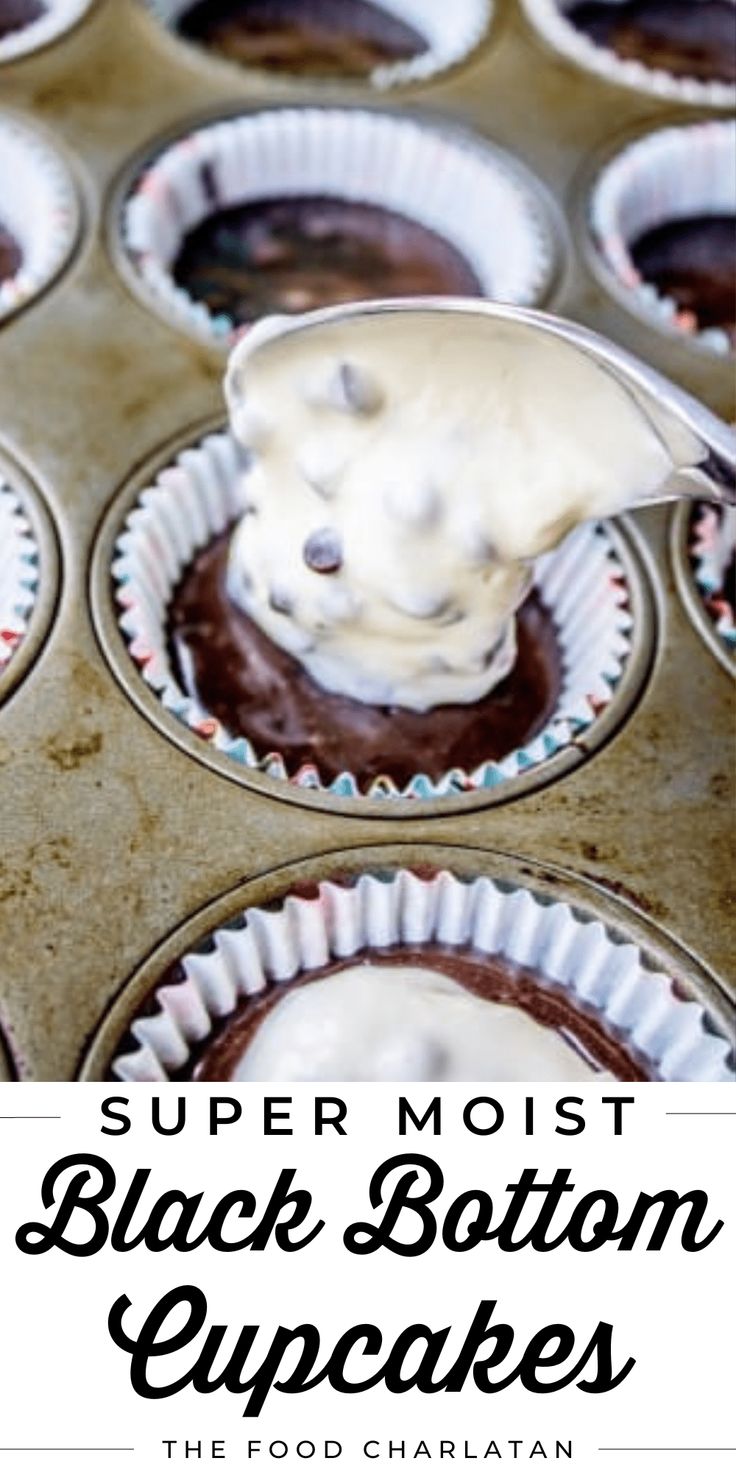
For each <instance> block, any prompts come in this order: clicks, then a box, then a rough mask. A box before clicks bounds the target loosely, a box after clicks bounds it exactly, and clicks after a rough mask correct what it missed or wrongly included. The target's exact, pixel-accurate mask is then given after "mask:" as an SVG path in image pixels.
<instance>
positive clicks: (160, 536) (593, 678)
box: [108, 431, 633, 810]
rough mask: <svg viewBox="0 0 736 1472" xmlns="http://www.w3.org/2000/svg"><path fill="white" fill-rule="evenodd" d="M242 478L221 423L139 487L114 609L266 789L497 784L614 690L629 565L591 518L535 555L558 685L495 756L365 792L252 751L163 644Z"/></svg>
mask: <svg viewBox="0 0 736 1472" xmlns="http://www.w3.org/2000/svg"><path fill="white" fill-rule="evenodd" d="M246 482H247V477H246V475H244V474H243V471H242V460H241V453H240V452H239V449H238V446H237V443H236V442H235V440H234V439H233V438H232V436H231V435H230V434H229V433H228V432H227V431H223V432H221V433H219V434H212V435H208V436H206V437H205V438H204V439H203V440H201V441H200V442H199V443H198V444H195V445H193V446H189V447H188V448H186V449H184V450H183V451H182V452H181V453H180V454H179V455H178V456H177V457H176V459H175V460H174V461H173V463H169V464H168V465H167V466H166V467H165V468H164V469H163V470H161V471H160V472H159V474H158V476H157V477H156V478H155V480H154V482H153V484H151V485H149V486H148V487H147V488H146V489H145V490H143V491H142V492H141V493H140V495H139V496H138V497H137V499H136V502H135V504H134V505H133V508H132V509H131V510H130V511H129V512H128V514H127V516H126V518H125V521H124V524H123V529H122V530H120V529H118V534H117V536H116V538H115V542H114V554H113V561H112V578H113V583H114V588H115V601H116V604H117V608H118V614H117V617H118V622H119V628H120V632H121V634H122V636H123V639H124V641H125V645H126V646H127V649H128V657H129V661H131V662H133V663H134V664H135V665H137V666H138V669H139V670H140V676H141V678H142V680H144V681H145V683H146V685H147V686H148V687H149V689H150V690H151V691H153V692H155V695H156V697H157V699H158V701H159V702H160V704H161V706H162V707H163V708H164V710H165V711H167V712H169V713H170V714H171V715H173V716H174V717H175V718H176V720H177V721H178V722H180V723H182V724H183V725H184V726H185V727H187V728H188V729H189V731H190V732H192V733H194V734H195V735H196V736H198V737H199V738H200V740H201V741H202V743H203V744H204V743H207V744H208V745H209V747H210V748H213V749H214V750H216V751H217V752H220V753H222V754H224V755H225V756H226V757H229V758H230V760H231V762H232V764H233V766H234V767H235V769H236V770H238V769H239V770H240V771H241V772H245V771H253V772H260V773H262V774H264V775H266V776H267V777H269V778H271V779H273V780H272V782H271V786H272V788H273V790H274V791H278V789H279V787H281V786H282V785H284V786H285V785H287V784H288V785H289V786H290V787H291V788H296V789H298V790H301V791H319V792H320V793H321V794H322V795H323V797H324V798H325V799H327V800H328V801H329V800H330V799H331V798H332V799H339V798H349V799H353V800H355V801H357V802H358V803H359V802H361V801H365V800H368V801H370V800H371V799H379V800H382V801H383V806H384V808H385V809H388V810H390V808H391V806H392V800H394V799H400V798H402V797H405V798H410V799H413V801H414V803H415V804H416V803H417V802H419V803H420V805H421V800H422V799H432V798H446V797H453V796H454V797H456V796H458V795H462V794H473V793H478V792H481V793H482V792H489V791H493V790H494V789H498V788H499V787H501V786H502V785H503V784H504V783H507V782H511V781H513V780H514V779H516V778H520V777H522V776H524V775H525V774H528V773H531V772H533V771H534V769H536V768H539V767H542V766H543V765H544V764H545V763H546V762H548V761H550V760H552V759H553V758H554V757H555V756H557V755H558V754H560V753H562V752H564V751H565V749H568V748H570V747H573V746H575V747H576V746H577V744H578V743H579V742H580V741H581V740H582V739H583V738H585V740H586V741H587V738H588V734H589V733H590V734H591V735H594V728H595V724H596V720H597V719H598V717H599V716H600V714H601V712H604V711H605V710H606V708H607V707H608V706H610V704H611V702H612V701H613V700H614V694H615V690H616V687H617V685H618V683H619V682H620V681H621V679H622V676H623V673H624V671H625V668H626V665H627V662H628V660H629V658H630V656H631V649H632V638H633V632H632V630H633V616H632V611H631V602H630V589H629V585H628V582H627V572H626V568H625V566H624V563H623V561H622V560H621V557H620V555H619V552H618V549H617V546H616V543H615V541H614V540H613V537H612V534H611V531H610V530H609V529H608V528H607V527H606V526H604V525H593V524H587V525H583V526H580V527H578V528H577V529H576V530H575V531H574V532H573V533H572V534H571V535H570V536H569V537H568V538H567V539H566V541H565V542H564V543H563V545H562V546H561V547H559V548H557V549H556V550H555V551H554V552H552V553H548V554H546V555H545V556H544V557H542V558H540V559H539V560H538V562H537V563H536V565H535V583H536V587H537V590H538V592H539V595H540V597H541V599H542V602H543V603H544V604H545V605H546V606H547V607H548V608H549V609H550V611H551V613H552V616H553V618H554V621H555V624H556V628H557V636H558V640H559V645H560V650H561V653H562V659H563V682H562V690H561V694H560V699H559V702H558V707H557V709H556V711H555V712H554V714H553V715H552V717H551V719H550V720H549V721H548V722H547V724H546V726H545V728H544V730H543V731H542V732H541V733H540V734H539V735H538V736H536V737H535V738H534V739H533V740H532V741H530V742H529V743H528V744H527V745H525V746H523V747H520V748H519V749H518V750H516V751H514V752H511V753H509V755H508V756H506V757H504V758H503V759H502V760H501V761H488V762H484V763H482V764H481V765H480V766H479V767H477V768H476V769H475V770H473V771H464V770H461V769H453V770H452V771H449V772H446V773H445V774H443V776H442V777H441V778H440V779H439V780H433V779H432V778H430V777H429V776H428V775H427V774H426V773H423V772H422V771H421V770H418V771H417V773H416V775H415V776H414V777H413V778H412V780H411V781H410V782H409V783H408V784H407V786H406V787H405V788H404V789H402V790H399V789H398V788H397V787H396V784H395V783H394V782H393V781H392V779H391V778H390V777H388V776H386V777H379V778H377V779H376V780H375V781H373V782H372V783H371V785H370V787H369V788H368V790H367V792H365V793H363V791H362V789H361V782H360V776H359V774H353V773H351V772H349V771H346V772H344V773H342V774H341V775H340V776H339V777H337V778H336V779H335V780H334V781H333V782H332V783H330V784H329V785H327V786H326V785H323V784H322V782H321V780H320V776H319V773H318V771H317V769H316V767H314V766H312V765H310V764H307V765H305V766H302V767H301V768H300V769H299V770H297V771H290V770H289V769H288V766H287V762H286V759H285V758H284V757H283V755H282V754H281V753H279V752H278V751H270V752H256V751H255V750H254V749H253V747H252V745H251V743H250V742H249V741H248V740H247V739H245V738H244V737H242V736H233V735H232V734H230V733H229V732H227V731H226V730H225V729H224V728H223V727H222V725H221V724H220V723H219V722H218V721H217V720H215V719H214V717H213V716H212V715H211V714H210V713H209V712H208V711H207V710H205V709H204V708H203V707H202V706H201V705H200V704H199V703H198V701H197V700H196V699H194V698H193V697H192V696H191V695H190V694H188V693H187V692H185V691H184V690H183V689H182V687H181V685H180V684H179V683H178V681H177V678H176V676H175V673H174V671H173V669H172V665H171V660H170V654H169V649H168V635H167V610H168V607H169V604H170V600H171V596H172V594H173V592H174V589H175V587H176V585H177V583H178V581H179V579H180V577H181V574H182V573H183V571H184V569H185V568H186V567H187V566H188V565H189V564H190V563H191V562H192V560H193V558H194V557H195V555H196V553H197V552H198V551H200V550H201V549H202V548H203V547H205V546H206V545H207V544H208V543H209V542H210V541H212V540H213V539H214V538H215V537H216V536H217V535H219V534H220V533H221V532H222V531H224V530H225V528H226V527H228V526H230V525H232V524H234V523H235V522H236V520H237V518H238V516H239V515H241V514H242V512H243V511H244V509H245V506H246V504H247V491H246ZM108 578H109V565H108ZM428 719H429V717H428ZM419 755H420V754H418V760H419Z"/></svg>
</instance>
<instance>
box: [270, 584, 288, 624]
mask: <svg viewBox="0 0 736 1472" xmlns="http://www.w3.org/2000/svg"><path fill="white" fill-rule="evenodd" d="M268 605H269V608H272V609H273V611H274V613H283V614H285V615H286V617H287V618H288V617H289V616H290V615H291V614H292V613H293V612H294V599H293V598H292V596H291V593H287V591H286V589H285V588H272V589H271V591H270V593H269V595H268Z"/></svg>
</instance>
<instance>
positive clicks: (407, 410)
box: [226, 310, 672, 710]
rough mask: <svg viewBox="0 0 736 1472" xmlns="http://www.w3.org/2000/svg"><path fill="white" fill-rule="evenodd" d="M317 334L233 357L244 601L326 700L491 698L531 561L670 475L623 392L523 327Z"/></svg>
mask: <svg viewBox="0 0 736 1472" xmlns="http://www.w3.org/2000/svg"><path fill="white" fill-rule="evenodd" d="M297 320H298V319H297ZM303 321H304V323H305V325H304V326H303V327H301V328H300V330H298V331H289V332H287V333H284V334H279V333H278V332H276V333H274V329H273V326H272V325H271V324H270V323H269V322H268V321H266V322H265V323H264V324H262V325H261V326H260V327H256V328H254V329H252V330H251V331H250V332H249V333H247V334H246V335H245V336H244V337H243V339H242V340H241V342H240V343H239V344H238V346H237V347H236V348H235V350H234V352H233V354H232V357H231V360H230V364H229V368H228V373H227V378H226V395H227V401H228V405H229V409H230V415H231V423H232V428H233V432H234V434H235V435H236V437H237V438H238V439H239V440H240V442H241V443H242V444H243V445H244V446H245V447H246V448H247V449H248V450H249V451H251V452H252V462H251V465H250V468H249V469H248V471H247V472H246V475H247V480H246V487H245V489H246V494H247V499H248V503H249V514H247V515H245V516H244V517H243V519H242V521H241V523H240V525H239V526H238V527H237V529H236V531H235V533H234V537H233V542H232V550H231V559H230V565H229V590H230V593H231V596H232V597H233V599H234V600H235V601H236V602H237V603H238V604H239V605H240V606H242V608H243V609H244V610H245V611H246V612H247V613H248V614H249V615H250V617H251V618H253V619H254V620H255V622H256V623H257V624H258V625H259V626H260V628H262V629H263V630H264V631H265V633H266V634H268V636H269V637H270V638H271V639H272V640H274V641H275V643H277V644H279V645H280V646H281V647H282V648H284V649H286V650H288V651H289V652H290V653H291V654H293V655H294V656H295V657H296V658H297V659H299V660H300V661H301V663H302V664H303V666H304V667H305V668H306V670H307V671H308V673H309V674H310V675H311V677H312V678H313V679H314V680H315V681H316V682H317V683H318V684H319V685H321V686H322V687H323V688H324V689H326V690H330V691H338V692H341V693H343V694H345V695H349V696H352V697H353V698H355V699H357V700H362V701H366V702H370V703H373V704H397V705H401V706H407V707H409V708H411V709H415V710H426V709H429V708H431V707H432V706H434V705H441V704H447V703H450V702H454V701H460V702H470V701H475V700H478V699H480V698H482V697H483V696H484V695H485V694H486V693H487V692H488V691H489V690H490V689H491V688H492V687H493V686H494V685H495V684H497V683H498V682H499V681H500V680H501V679H503V678H504V676H505V675H506V674H507V673H508V671H509V669H510V668H511V666H512V664H513V662H514V658H515V649H516V643H515V629H514V613H515V611H516V609H517V608H518V607H519V605H520V603H521V602H522V601H523V598H524V597H525V595H526V592H527V590H528V587H529V584H530V580H531V563H532V560H533V559H534V558H535V557H537V556H538V555H539V554H540V553H542V552H545V551H547V550H548V549H550V548H552V547H553V546H555V545H556V544H557V543H558V542H559V541H560V540H561V538H562V537H563V536H564V535H565V533H566V532H568V531H569V530H570V529H571V528H572V527H573V526H575V525H576V523H578V522H580V521H583V520H585V519H587V518H591V517H598V516H606V515H609V514H611V513H614V512H616V511H619V510H621V509H622V508H623V507H624V506H626V505H628V504H630V503H631V502H632V501H634V500H635V499H637V498H639V497H641V496H644V495H649V494H652V493H653V492H654V491H655V490H656V489H657V488H658V487H659V486H661V484H662V483H663V482H664V481H665V480H666V479H667V477H668V475H669V474H670V472H671V470H672V462H671V458H670V456H669V454H668V452H667V450H666V449H665V446H664V444H663V442H662V441H661V440H660V438H659V437H658V435H657V433H656V431H655V430H654V428H653V427H652V425H651V424H650V422H649V421H648V420H647V418H646V417H645V415H644V413H643V412H642V410H641V409H640V408H639V407H638V405H637V403H636V401H635V400H634V399H633V398H631V397H630V396H629V395H628V394H627V392H626V390H625V389H624V388H622V387H621V386H620V385H619V384H618V382H617V381H615V380H614V379H613V378H611V377H610V376H609V375H608V374H606V373H605V372H604V370H603V369H602V368H600V367H599V366H598V365H597V364H596V363H595V362H594V361H593V360H592V359H589V358H587V357H585V356H584V355H583V354H582V353H580V352H579V351H577V350H575V349H573V348H571V347H570V346H569V345H567V344H565V343H562V342H560V341H559V340H556V339H552V338H548V337H545V336H544V334H542V333H540V332H539V331H536V330H531V329H529V328H525V327H523V326H520V325H519V324H518V323H506V322H503V321H502V320H499V319H495V318H492V317H484V316H483V315H482V313H480V312H479V313H477V314H473V313H460V312H458V313H442V312H432V311H429V310H428V311H422V310H414V311H408V310H405V311H400V310H399V311H395V312H388V313H385V314H375V315H371V314H370V313H368V312H365V313H359V314H357V315H355V316H350V317H348V318H343V319H342V320H336V321H329V322H324V321H323V322H319V321H318V322H315V323H312V322H309V319H303Z"/></svg>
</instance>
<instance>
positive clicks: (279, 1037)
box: [231, 962, 610, 1083]
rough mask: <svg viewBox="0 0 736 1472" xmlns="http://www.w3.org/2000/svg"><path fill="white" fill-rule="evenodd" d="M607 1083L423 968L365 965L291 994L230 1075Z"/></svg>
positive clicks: (557, 1041)
mask: <svg viewBox="0 0 736 1472" xmlns="http://www.w3.org/2000/svg"><path fill="white" fill-rule="evenodd" d="M608 1077H610V1075H608V1074H605V1073H603V1072H601V1071H599V1070H596V1069H595V1068H594V1067H593V1065H592V1064H591V1063H589V1062H587V1061H586V1059H585V1058H583V1057H582V1056H581V1055H580V1054H579V1053H578V1052H577V1051H576V1049H575V1048H573V1046H572V1045H571V1044H570V1043H568V1042H566V1040H565V1038H564V1037H563V1036H562V1035H561V1034H560V1033H558V1032H555V1031H554V1029H553V1028H550V1027H545V1026H543V1024H542V1023H539V1022H536V1021H535V1020H534V1018H533V1017H530V1016H529V1015H528V1014H527V1013H525V1012H522V1011H520V1009H519V1008H518V1007H511V1006H504V1005H503V1004H502V1003H498V1002H489V1001H486V1000H485V999H484V998H482V997H477V996H475V995H474V994H473V993H472V992H470V991H468V989H467V987H464V986H463V985H462V984H461V983H460V982H457V981H455V980H453V979H452V978H451V977H449V976H445V975H443V974H442V973H440V972H438V971H435V970H433V969H430V968H429V967H421V966H392V965H375V964H374V963H372V962H363V963H361V964H359V965H357V966H349V967H347V968H346V969H345V970H343V971H339V972H337V973H335V974H333V975H331V976H325V977H322V978H321V979H320V980H318V981H312V982H309V983H308V984H307V985H305V986H296V987H291V988H288V989H287V990H286V991H285V992H284V995H283V997H281V999H280V1000H279V1001H278V1002H277V1003H276V1005H275V1006H274V1007H273V1008H272V1010H271V1011H270V1012H268V1013H267V1014H266V1016H265V1017H264V1020H263V1022H262V1023H261V1024H260V1026H259V1028H258V1030H257V1032H256V1033H255V1035H254V1037H253V1039H252V1041H251V1043H250V1044H249V1046H248V1047H247V1048H246V1050H245V1052H244V1054H243V1057H242V1058H241V1059H240V1061H239V1063H238V1064H237V1066H236V1067H235V1068H234V1070H233V1072H232V1074H231V1078H232V1079H233V1080H234V1081H236V1082H238V1083H248V1082H264V1081H274V1080H278V1081H281V1082H284V1083H298V1082H304V1081H309V1080H332V1081H338V1080H339V1081H341V1082H347V1081H350V1082H355V1083H362V1082H371V1081H376V1082H384V1081H389V1082H390V1081H397V1082H403V1081H411V1080H414V1081H415V1082H427V1083H471V1082H474V1081H475V1082H481V1081H484V1080H486V1081H494V1082H496V1083H528V1082H530V1081H532V1082H534V1083H548V1082H552V1083H584V1082H586V1080H587V1081H588V1082H590V1081H592V1080H594V1079H597V1080H602V1079H605V1078H608Z"/></svg>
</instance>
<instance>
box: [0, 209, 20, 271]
mask: <svg viewBox="0 0 736 1472" xmlns="http://www.w3.org/2000/svg"><path fill="white" fill-rule="evenodd" d="M22 260H23V256H22V253H21V249H20V246H19V245H18V242H17V240H16V239H15V236H13V235H11V233H10V231H9V230H6V229H5V226H4V225H3V223H2V221H1V220H0V281H9V280H10V278H11V277H12V276H15V275H16V274H17V272H18V271H19V270H20V267H21V262H22Z"/></svg>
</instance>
